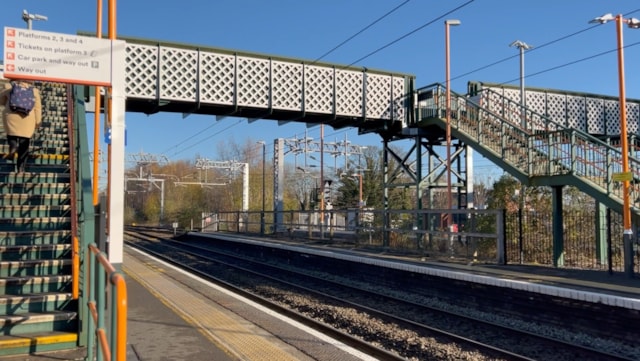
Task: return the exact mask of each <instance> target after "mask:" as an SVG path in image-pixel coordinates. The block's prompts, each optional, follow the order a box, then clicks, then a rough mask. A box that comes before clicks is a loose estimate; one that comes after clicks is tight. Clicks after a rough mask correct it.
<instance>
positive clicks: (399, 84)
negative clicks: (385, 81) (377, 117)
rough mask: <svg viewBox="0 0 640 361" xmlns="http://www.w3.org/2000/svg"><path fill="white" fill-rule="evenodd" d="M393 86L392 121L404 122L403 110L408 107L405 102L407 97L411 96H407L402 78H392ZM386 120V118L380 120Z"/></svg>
mask: <svg viewBox="0 0 640 361" xmlns="http://www.w3.org/2000/svg"><path fill="white" fill-rule="evenodd" d="M392 84H393V115H392V119H393V120H404V119H405V114H406V113H405V110H406V109H407V107H408V106H409V103H408V102H407V101H406V99H407V98H406V97H407V96H412V95H411V94H407V92H406V91H405V88H404V87H405V81H404V78H400V77H394V78H392ZM382 119H387V118H382Z"/></svg>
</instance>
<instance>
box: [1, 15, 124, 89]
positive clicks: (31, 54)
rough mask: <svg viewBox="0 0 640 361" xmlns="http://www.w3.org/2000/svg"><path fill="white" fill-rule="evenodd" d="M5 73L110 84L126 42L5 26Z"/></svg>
mask: <svg viewBox="0 0 640 361" xmlns="http://www.w3.org/2000/svg"><path fill="white" fill-rule="evenodd" d="M4 42H5V43H4V77H5V78H9V79H16V78H20V79H37V80H47V81H56V82H63V83H75V84H86V85H100V86H109V85H110V84H111V82H112V75H113V74H112V59H119V58H120V57H123V56H124V52H125V46H124V44H125V42H124V41H121V40H114V41H112V40H110V39H99V38H92V37H88V36H76V35H68V34H59V33H50V32H44V31H36V30H27V29H17V28H11V27H5V28H4Z"/></svg>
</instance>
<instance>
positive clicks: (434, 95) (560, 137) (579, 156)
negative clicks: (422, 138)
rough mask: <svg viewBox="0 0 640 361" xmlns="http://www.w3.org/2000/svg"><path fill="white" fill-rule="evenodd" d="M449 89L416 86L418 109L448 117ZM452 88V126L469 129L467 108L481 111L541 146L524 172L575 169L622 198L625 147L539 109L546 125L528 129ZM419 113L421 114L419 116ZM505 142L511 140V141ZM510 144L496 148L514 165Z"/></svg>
mask: <svg viewBox="0 0 640 361" xmlns="http://www.w3.org/2000/svg"><path fill="white" fill-rule="evenodd" d="M445 89H446V88H445V87H444V86H443V85H442V84H440V83H434V84H431V85H429V86H426V87H422V88H420V89H418V90H416V92H417V99H418V103H417V107H418V109H417V110H418V112H425V111H426V112H427V113H431V115H430V116H432V117H437V118H440V119H444V118H445V117H444V116H443V114H446V113H445V111H446V109H445V107H446V102H445V101H446V98H445V95H446V94H445ZM450 94H451V102H450V106H451V114H452V116H451V124H450V125H451V127H452V128H453V129H455V130H458V131H461V132H465V126H464V124H463V122H462V120H461V115H462V114H465V115H464V116H465V117H467V120H471V121H476V122H479V120H480V118H481V117H482V118H483V119H484V120H485V121H487V120H490V121H492V122H493V123H494V124H493V126H494V128H495V129H498V130H499V131H500V132H501V134H509V135H510V136H512V137H513V139H517V140H519V142H520V143H519V144H521V145H525V146H526V147H527V149H529V150H532V151H535V152H536V153H535V155H532V153H531V152H527V153H528V155H527V157H528V159H527V160H526V168H524V169H523V168H518V167H515V166H514V169H518V170H519V171H521V172H523V173H524V174H525V175H526V176H527V177H533V176H555V175H563V174H564V175H566V174H571V175H575V176H578V177H582V179H583V180H584V181H586V182H589V183H591V184H595V185H597V186H598V187H599V188H601V189H602V191H603V192H604V193H605V194H607V195H608V196H610V197H611V196H615V197H617V198H618V200H621V199H622V187H618V186H614V185H613V183H612V182H611V177H612V175H613V174H614V173H616V172H620V171H621V168H622V166H621V158H622V153H621V151H620V150H619V149H617V148H615V147H613V146H611V145H610V144H607V143H605V142H603V141H602V140H600V139H598V138H596V137H594V136H592V135H590V134H587V133H584V132H582V131H580V130H578V129H573V128H568V127H566V126H564V125H562V124H559V123H556V122H553V121H552V120H550V119H548V117H546V116H543V115H540V114H536V113H534V112H529V113H530V114H535V115H536V116H538V117H540V119H541V121H542V120H544V121H545V123H544V124H545V128H546V130H545V131H538V132H529V131H527V130H525V129H523V128H522V127H521V124H514V122H512V121H509V120H507V119H504V116H502V115H499V114H496V113H495V112H493V111H491V110H489V109H487V108H486V107H483V106H481V105H479V104H478V103H477V102H476V101H474V100H473V99H471V98H469V97H467V96H462V95H460V94H458V93H455V92H453V91H452V92H450ZM420 104H427V108H429V107H431V108H429V109H424V108H421V107H420ZM472 117H475V119H472ZM418 119H420V117H419V116H418ZM487 123H488V122H487ZM479 126H480V125H479ZM550 128H551V129H550ZM553 128H555V129H553ZM478 129H480V128H478ZM552 129H553V130H552ZM466 131H467V134H468V135H469V136H471V137H472V138H471V139H476V140H477V141H478V142H479V143H480V142H481V141H482V139H481V138H482V137H483V135H482V134H479V133H478V134H471V133H469V130H468V129H466ZM503 142H504V140H503ZM485 145H486V143H485ZM504 145H505V146H509V144H504ZM505 150H506V148H504V149H499V147H497V148H496V149H492V151H494V152H496V153H497V154H498V155H499V156H501V157H503V158H506V159H505V161H506V162H510V164H512V165H513V164H517V159H513V158H514V157H513V154H511V155H512V157H511V159H509V154H508V153H507V152H505ZM535 156H544V157H545V158H546V164H547V167H546V169H545V168H544V167H543V168H541V167H540V166H539V165H537V166H536V165H534V164H532V162H533V161H534V158H535ZM535 159H536V160H537V161H539V160H540V159H539V158H535ZM629 164H630V169H631V172H632V173H633V174H634V177H636V178H638V177H639V175H640V160H638V159H637V158H635V157H631V156H630V157H629ZM554 170H555V171H554ZM631 192H632V201H633V200H634V199H636V198H637V195H635V196H634V194H633V193H637V190H634V189H632V190H631ZM636 204H637V202H635V201H633V205H634V206H635V205H636ZM636 211H637V209H636Z"/></svg>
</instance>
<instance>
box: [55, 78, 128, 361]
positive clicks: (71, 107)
mask: <svg viewBox="0 0 640 361" xmlns="http://www.w3.org/2000/svg"><path fill="white" fill-rule="evenodd" d="M68 89H70V88H68ZM67 94H68V99H70V100H69V102H68V107H67V109H68V114H69V117H73V119H70V123H69V124H70V126H69V127H68V128H69V130H70V132H71V131H72V130H73V133H70V139H69V141H70V145H69V149H71V150H72V151H71V152H70V158H69V159H70V162H71V164H70V169H69V172H70V175H71V179H70V183H71V189H72V194H73V196H74V199H73V200H72V205H74V206H75V205H77V208H75V209H76V210H75V211H73V212H72V214H73V215H74V217H73V218H74V221H76V226H75V227H76V229H77V230H76V231H74V233H73V262H72V264H73V289H74V290H73V293H74V295H75V293H76V292H79V289H80V288H81V289H82V292H81V294H80V296H79V297H78V298H79V299H80V303H79V310H78V311H79V313H78V314H79V317H80V324H79V330H78V333H79V334H80V337H79V338H80V345H86V349H87V358H86V359H87V360H99V361H103V360H109V361H112V360H117V361H125V360H126V337H127V289H126V282H125V279H124V277H123V276H122V274H120V273H119V272H117V271H116V270H115V268H114V267H113V265H112V264H111V263H110V262H109V261H108V259H107V257H106V256H105V255H104V254H103V253H102V252H100V250H99V249H98V247H97V246H96V245H95V243H92V242H91V241H90V239H92V237H94V236H95V235H96V232H95V208H94V206H93V202H92V201H93V199H92V191H91V190H92V187H91V174H92V173H91V170H90V167H89V161H88V159H89V157H88V154H89V146H88V141H87V134H88V132H87V127H86V117H85V112H84V108H83V106H82V105H81V104H82V103H83V101H82V99H83V94H82V92H81V88H80V87H77V86H76V87H73V95H70V93H67ZM76 108H78V109H76ZM71 125H73V126H71ZM74 140H77V142H75V143H74ZM74 153H78V154H79V155H78V154H74ZM76 217H78V218H80V219H81V220H82V221H81V222H77V220H76ZM78 235H82V238H78ZM81 268H82V271H81V270H80V269H81ZM107 280H108V283H109V285H110V286H111V287H107ZM109 291H110V294H111V302H110V304H107V302H106V297H107V296H106V295H107V293H109ZM74 297H75V296H74ZM107 319H108V320H111V326H110V327H109V328H106V327H105V320H107ZM107 329H108V330H109V332H108V333H109V334H108V335H107ZM96 338H97V339H98V342H97V345H96ZM80 345H79V346H80ZM96 351H97V352H98V354H97V355H95V356H94V354H95V353H96Z"/></svg>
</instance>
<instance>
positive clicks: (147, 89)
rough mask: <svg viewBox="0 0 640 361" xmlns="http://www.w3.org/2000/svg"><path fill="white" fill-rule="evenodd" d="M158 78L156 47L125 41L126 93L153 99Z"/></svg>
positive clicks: (130, 95)
mask: <svg viewBox="0 0 640 361" xmlns="http://www.w3.org/2000/svg"><path fill="white" fill-rule="evenodd" d="M157 80H158V47H157V46H149V45H138V44H132V43H127V59H126V94H127V96H128V97H135V98H142V99H155V98H156V96H157V94H156V93H157V90H158V89H157Z"/></svg>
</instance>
